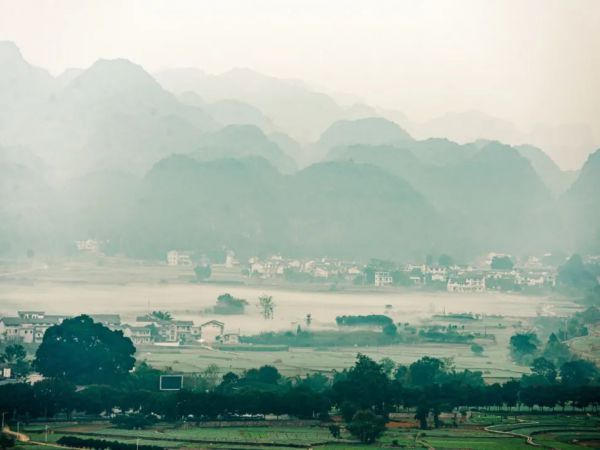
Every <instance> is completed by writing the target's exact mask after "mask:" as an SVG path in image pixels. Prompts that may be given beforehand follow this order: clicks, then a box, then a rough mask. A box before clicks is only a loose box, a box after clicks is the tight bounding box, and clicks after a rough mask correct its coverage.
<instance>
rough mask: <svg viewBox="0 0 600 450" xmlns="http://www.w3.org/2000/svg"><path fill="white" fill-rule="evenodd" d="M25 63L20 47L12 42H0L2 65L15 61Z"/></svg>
mask: <svg viewBox="0 0 600 450" xmlns="http://www.w3.org/2000/svg"><path fill="white" fill-rule="evenodd" d="M19 60H20V61H24V58H23V55H22V54H21V50H19V47H17V45H16V44H15V43H14V42H12V41H0V64H4V63H7V62H13V61H19Z"/></svg>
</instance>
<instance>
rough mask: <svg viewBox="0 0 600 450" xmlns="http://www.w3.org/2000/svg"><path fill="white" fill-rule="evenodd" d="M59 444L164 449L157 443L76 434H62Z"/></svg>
mask: <svg viewBox="0 0 600 450" xmlns="http://www.w3.org/2000/svg"><path fill="white" fill-rule="evenodd" d="M56 442H57V444H60V445H64V446H65V447H71V448H91V449H94V450H106V449H109V450H162V449H163V447H159V446H157V445H139V444H127V443H125V442H119V441H107V440H104V439H92V438H79V437H76V436H62V437H61V438H60V439H59V440H58V441H56Z"/></svg>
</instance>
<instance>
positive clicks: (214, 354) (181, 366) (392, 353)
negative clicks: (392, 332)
mask: <svg viewBox="0 0 600 450" xmlns="http://www.w3.org/2000/svg"><path fill="white" fill-rule="evenodd" d="M500 323H501V324H502V326H499V324H500ZM518 323H519V322H518V321H517V320H515V319H498V318H485V319H483V320H478V321H469V322H467V323H465V324H464V326H465V329H464V330H463V329H461V330H460V331H461V332H470V333H478V334H479V335H481V336H484V335H486V334H487V337H482V338H477V339H476V340H475V342H477V343H479V344H481V345H482V346H483V347H484V353H483V355H482V356H476V355H474V354H473V352H472V351H471V344H470V343H468V344H452V343H418V344H397V345H388V346H378V347H377V346H371V347H327V348H319V347H316V348H294V347H290V348H289V351H239V350H236V349H235V347H234V348H233V349H232V350H229V349H227V350H226V349H208V348H204V347H193V346H190V347H157V346H150V347H142V348H140V349H139V350H138V353H137V355H136V357H137V359H138V360H140V361H146V362H148V363H149V364H150V365H152V366H153V367H157V368H160V369H164V368H171V369H172V370H173V371H176V372H183V373H192V372H201V371H202V370H204V369H205V368H206V367H207V366H208V365H210V364H216V365H217V366H218V367H219V368H220V369H221V371H222V372H223V373H225V372H228V371H234V372H242V371H244V370H247V369H250V368H253V367H258V366H261V365H264V364H270V365H274V366H276V367H277V368H278V369H279V370H280V372H281V373H282V374H284V375H286V376H294V375H298V374H300V375H303V374H306V373H311V372H332V371H333V370H338V371H339V370H342V369H344V368H346V367H349V366H351V365H352V364H353V363H354V360H355V358H356V354H357V353H363V354H366V355H368V356H370V357H372V358H374V359H376V360H380V359H382V358H385V357H387V358H391V359H392V360H394V361H395V362H396V363H401V364H410V363H412V362H414V361H415V360H417V359H419V358H421V357H422V356H423V355H429V356H433V357H438V358H448V357H451V358H453V361H454V364H455V365H456V367H457V368H458V369H470V370H479V371H481V372H483V376H484V377H485V378H486V379H489V380H490V381H496V380H506V379H510V378H514V377H520V376H521V374H523V373H528V372H529V369H528V368H526V367H522V366H518V365H516V364H515V363H514V362H513V361H512V360H511V359H510V357H509V354H508V340H509V339H510V336H511V335H512V334H513V333H514V332H515V329H516V327H518ZM433 324H443V325H448V324H457V322H456V321H452V322H448V321H444V320H440V319H438V320H435V321H434V320H424V321H423V325H425V326H427V325H433ZM459 325H460V326H462V325H463V324H462V323H461V324H459ZM492 335H493V337H494V339H492V338H491V337H492ZM258 347H261V346H258Z"/></svg>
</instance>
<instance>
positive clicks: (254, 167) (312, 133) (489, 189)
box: [0, 43, 600, 260]
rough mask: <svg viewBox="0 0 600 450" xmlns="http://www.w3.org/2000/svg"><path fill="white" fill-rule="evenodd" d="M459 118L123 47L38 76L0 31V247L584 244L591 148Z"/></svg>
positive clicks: (352, 249)
mask: <svg viewBox="0 0 600 450" xmlns="http://www.w3.org/2000/svg"><path fill="white" fill-rule="evenodd" d="M461 117H463V118H464V117H465V116H459V117H458V118H455V117H451V118H449V119H448V118H447V119H448V120H446V121H442V122H437V124H435V123H434V125H435V127H437V128H436V129H437V130H438V131H436V132H435V134H436V135H437V134H439V136H437V137H435V138H423V136H422V134H421V132H422V130H420V131H419V130H417V129H416V128H414V129H409V130H408V131H407V130H406V129H404V128H403V126H401V125H400V124H399V123H397V122H400V123H401V124H402V125H404V126H408V127H409V128H410V127H411V125H410V123H409V122H408V120H407V119H406V118H405V116H403V115H402V114H401V113H400V112H398V111H391V110H383V109H380V108H376V107H372V106H369V105H366V104H362V103H355V104H353V105H350V106H342V105H341V104H339V103H337V102H336V101H335V100H334V98H333V97H332V96H330V95H328V94H325V93H322V92H318V91H316V90H314V89H312V88H310V87H307V86H306V85H305V84H303V83H301V82H298V81H295V80H280V79H276V78H273V77H268V76H265V75H262V74H258V73H256V72H253V71H249V70H246V69H235V70H232V71H230V72H227V73H224V74H222V75H207V74H204V73H203V72H200V71H198V70H196V69H175V70H169V71H163V72H160V73H158V74H156V75H155V76H152V75H150V74H149V73H148V72H146V71H145V70H144V69H143V68H142V67H141V66H139V65H136V64H134V63H132V62H130V61H127V60H123V59H117V60H98V61H97V62H96V63H94V64H93V65H92V66H91V67H89V68H87V69H85V70H79V69H72V70H69V71H68V72H66V73H65V74H63V75H61V76H59V77H53V76H51V75H50V74H49V73H47V72H46V71H44V70H43V69H39V68H36V67H34V66H32V65H30V64H29V63H27V62H26V61H25V60H24V59H23V57H22V55H21V53H20V52H19V50H18V48H17V47H16V46H14V44H11V43H0V201H1V203H0V255H2V254H5V255H23V254H24V253H25V250H27V249H35V250H36V252H40V253H44V252H48V253H58V254H61V253H65V252H70V251H72V246H73V242H74V241H75V240H77V239H84V238H94V239H98V240H100V241H102V242H105V251H107V252H120V253H124V254H127V255H130V256H134V257H139V258H162V257H163V256H164V253H165V252H166V251H168V250H170V249H174V248H175V249H188V250H194V251H196V252H199V253H202V252H204V253H210V254H214V253H215V252H219V251H223V249H233V250H235V251H236V252H237V253H238V254H240V255H245V256H250V255H253V254H265V253H275V252H280V253H284V254H287V255H299V256H300V255H302V256H318V255H322V256H341V257H348V258H356V259H368V258H371V257H382V258H390V259H396V260H408V259H414V258H422V257H423V256H424V255H425V254H429V253H441V252H446V253H451V254H453V255H455V256H456V257H457V258H464V259H468V258H470V257H472V256H474V255H478V254H481V253H485V252H489V251H497V252H506V253H517V252H519V254H525V253H527V254H532V253H536V252H537V253H539V252H546V251H554V250H562V251H566V252H568V251H574V250H577V251H583V252H587V251H597V250H598V249H600V212H599V211H600V208H599V207H598V205H597V198H600V185H599V184H598V180H600V151H597V152H596V153H594V154H592V155H590V157H589V158H588V160H587V162H586V163H585V165H584V166H583V168H582V169H581V171H563V170H561V169H560V168H559V167H558V166H557V165H556V163H554V161H553V160H552V159H551V158H550V157H549V156H548V155H547V154H546V153H545V152H544V151H543V150H541V149H540V148H538V147H535V146H533V145H518V146H511V145H507V144H505V143H502V142H499V141H497V140H488V139H484V138H486V137H489V135H488V136H484V135H479V134H477V133H476V132H474V131H473V130H472V129H471V131H470V132H471V133H473V134H472V135H469V142H455V141H453V140H451V139H449V137H452V136H456V133H462V132H461V131H460V128H461V127H462V126H464V123H463V121H462V120H461ZM469 120H471V122H473V121H474V122H477V117H476V116H473V117H471V119H469ZM396 121H397V122H396ZM449 124H454V125H452V126H449ZM480 126H481V127H483V128H485V127H487V128H494V127H496V128H495V129H497V130H499V134H507V133H508V134H510V133H512V132H513V131H514V130H513V129H512V128H511V127H510V125H509V124H506V123H501V124H494V122H490V121H487V122H486V121H483V122H481V123H480ZM431 129H434V127H433V126H432V128H431ZM409 131H410V132H409ZM442 133H447V134H448V136H446V135H445V134H442ZM463 136H464V135H463ZM459 141H460V139H459Z"/></svg>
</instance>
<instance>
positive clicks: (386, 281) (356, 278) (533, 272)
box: [167, 250, 556, 292]
mask: <svg viewBox="0 0 600 450" xmlns="http://www.w3.org/2000/svg"><path fill="white" fill-rule="evenodd" d="M494 257H506V258H509V259H510V257H509V256H508V255H498V254H490V255H488V256H487V258H486V259H485V260H483V261H481V262H480V264H477V265H473V266H462V265H456V264H448V265H440V264H405V265H400V266H396V265H392V264H391V263H385V264H382V262H374V263H369V264H366V265H364V264H359V263H356V262H352V261H343V260H340V259H334V258H319V259H304V260H303V259H289V258H284V257H282V256H280V255H273V256H270V257H267V258H259V257H252V258H250V259H249V260H248V262H247V264H241V263H240V262H239V261H237V260H236V259H235V256H234V254H233V252H229V253H228V254H227V258H226V260H225V263H224V264H223V265H222V266H224V267H226V268H233V267H239V269H240V270H241V271H242V272H243V273H244V274H245V275H246V276H247V277H249V278H258V279H278V278H279V279H282V280H287V281H307V282H314V281H316V282H318V281H331V282H344V281H345V282H349V283H354V284H358V285H373V286H375V287H385V286H392V285H404V286H422V287H430V288H434V289H437V290H447V291H448V292H484V291H487V290H501V291H518V290H523V289H543V288H552V287H554V286H555V284H556V269H555V268H554V267H550V266H548V265H544V264H542V262H541V260H540V259H539V258H536V257H530V258H528V259H526V260H524V261H520V264H519V266H514V267H510V268H503V269H495V268H493V265H492V260H493V258H494ZM167 264H168V265H169V266H193V265H194V258H193V254H192V253H191V252H180V251H176V250H172V251H170V252H169V253H168V254H167ZM215 266H217V265H215Z"/></svg>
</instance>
